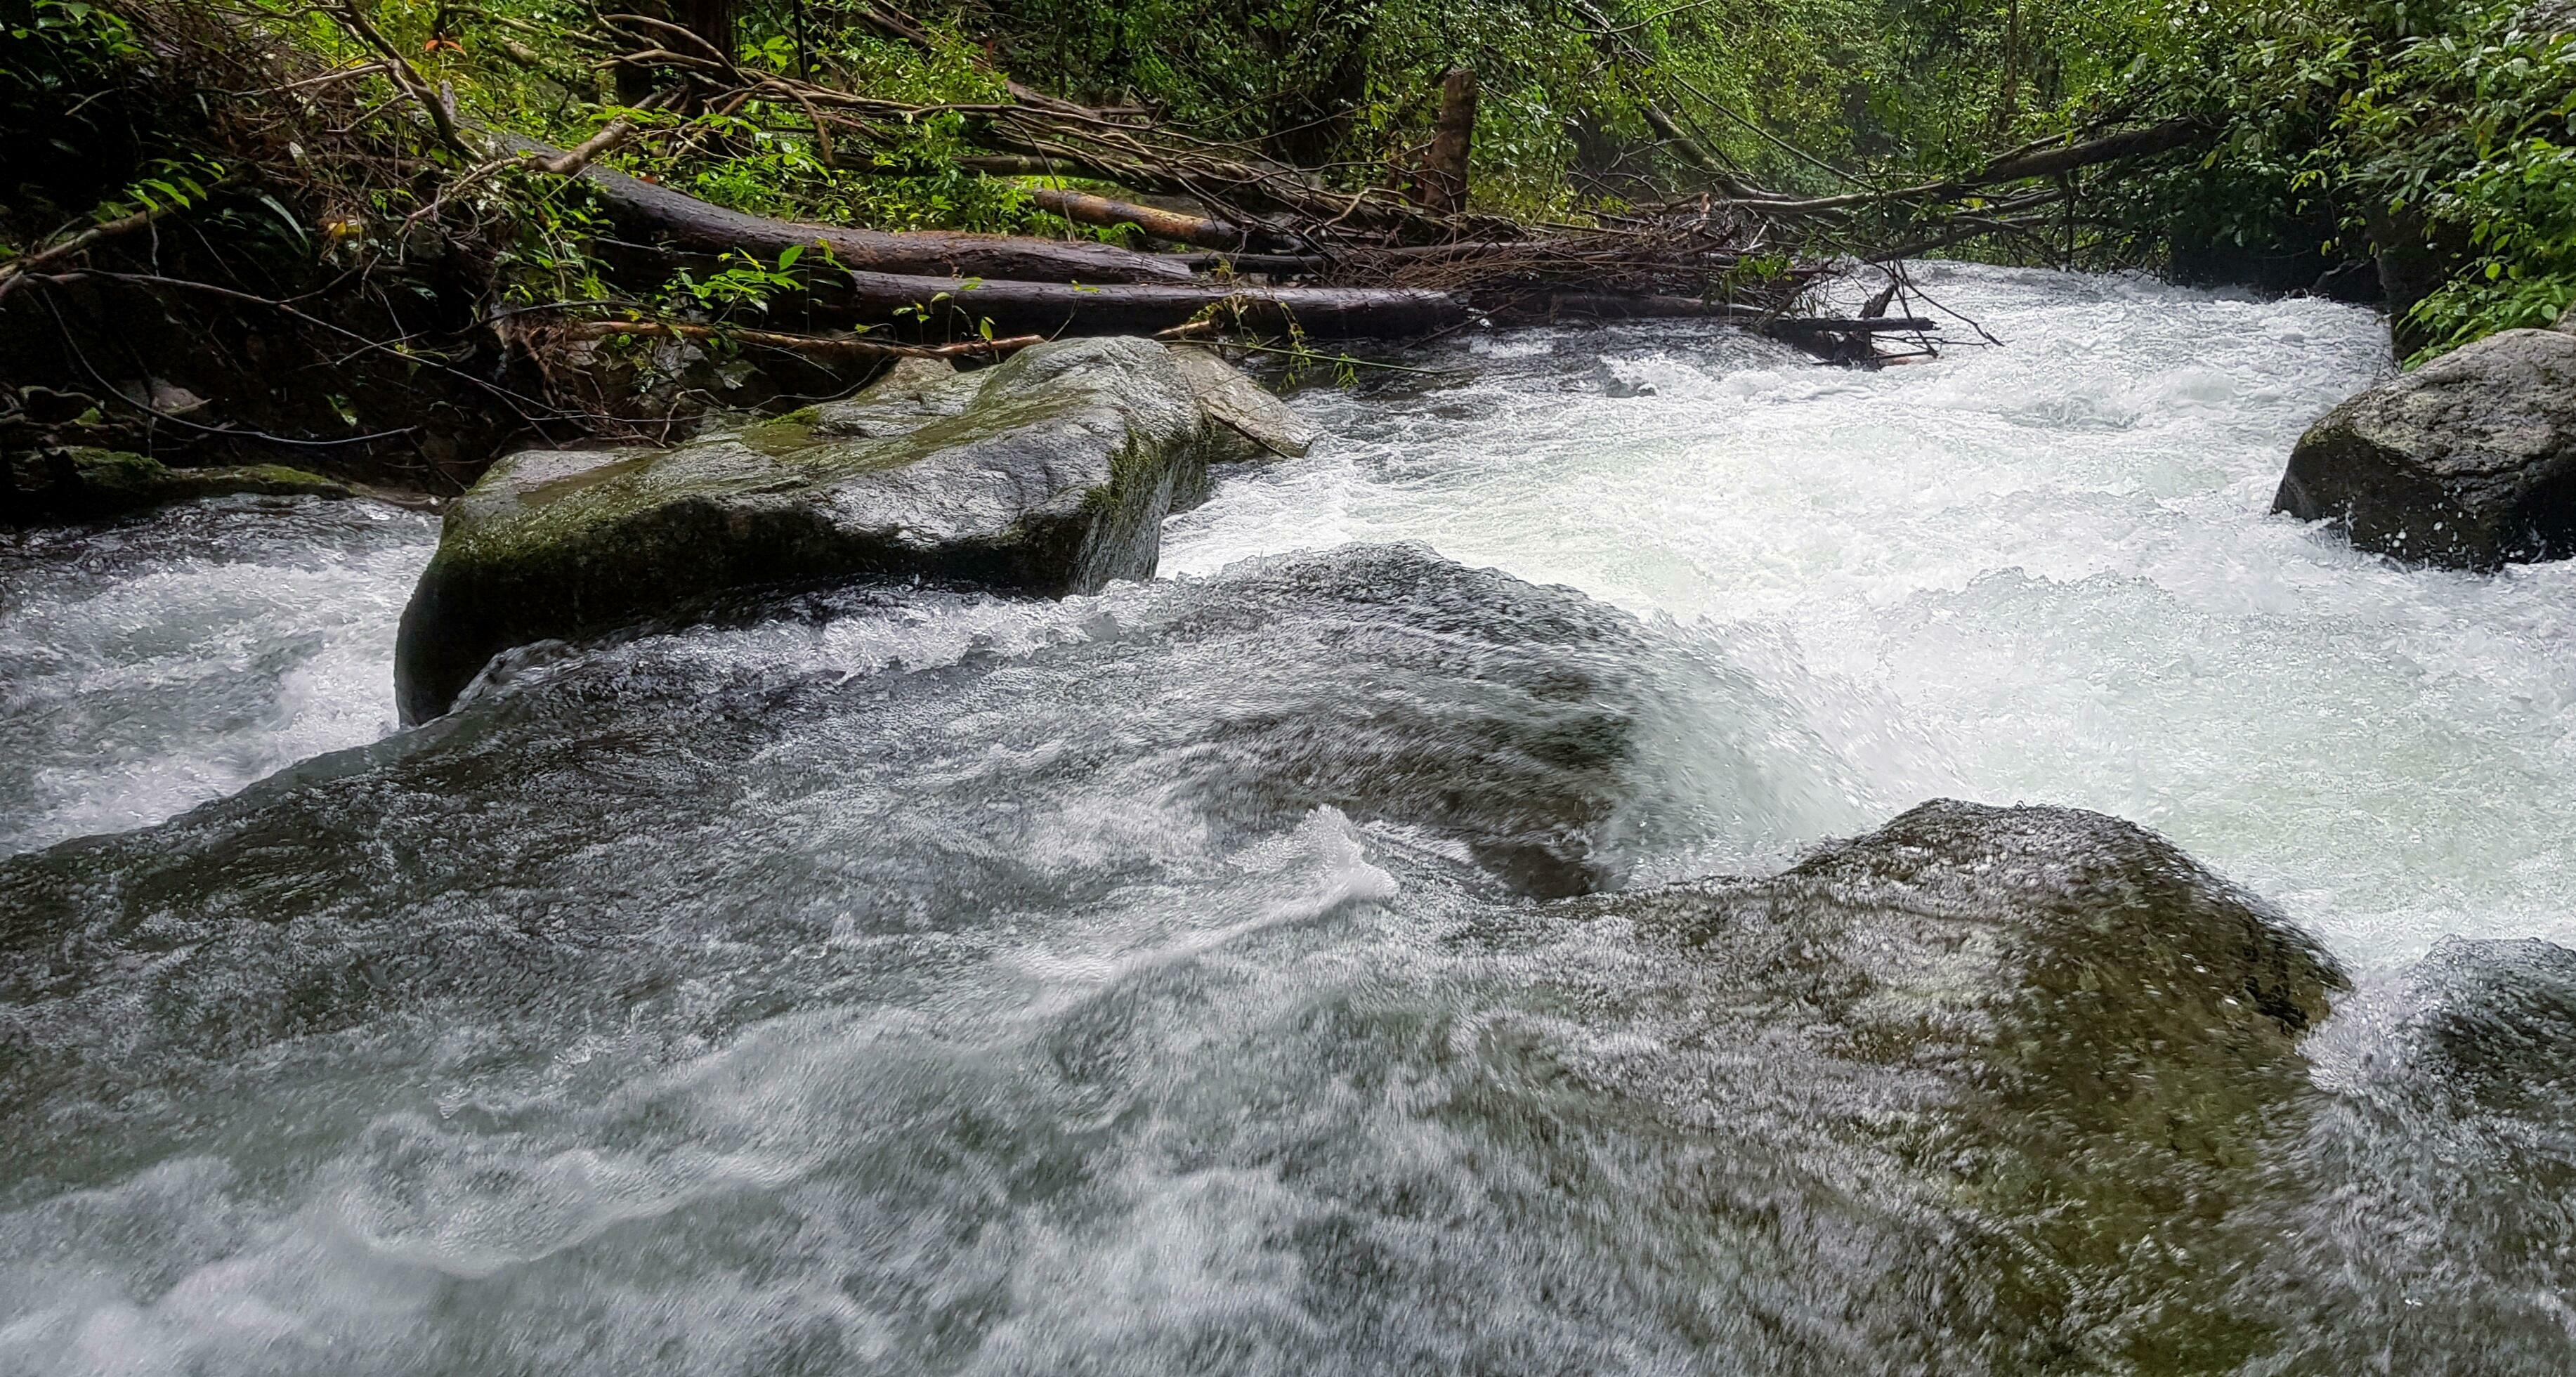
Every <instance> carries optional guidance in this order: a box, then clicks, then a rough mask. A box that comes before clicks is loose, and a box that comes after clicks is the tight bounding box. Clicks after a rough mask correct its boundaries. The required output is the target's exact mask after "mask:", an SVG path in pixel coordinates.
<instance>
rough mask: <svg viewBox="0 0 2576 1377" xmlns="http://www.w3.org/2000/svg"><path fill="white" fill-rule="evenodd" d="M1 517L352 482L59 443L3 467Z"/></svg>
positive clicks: (36, 519)
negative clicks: (194, 464) (186, 463)
mask: <svg viewBox="0 0 2576 1377" xmlns="http://www.w3.org/2000/svg"><path fill="white" fill-rule="evenodd" d="M0 477H6V478H7V479H8V480H9V482H8V483H6V484H0V521H5V522H8V523H12V524H17V525H33V524H36V523H40V522H49V521H95V520H98V519H100V518H102V517H110V516H121V515H124V514H125V513H127V512H137V511H143V510H145V509H147V508H151V507H158V506H162V505H165V504H167V503H171V502H186V501H190V500H193V499H196V498H201V497H229V496H232V495H235V494H239V493H251V494H258V495H263V496H271V497H348V496H351V492H350V490H349V488H348V486H347V485H345V484H342V483H336V482H333V481H332V480H330V479H328V478H324V477H322V476H321V475H319V474H313V473H306V472H305V471H304V470H302V469H294V468H288V467H286V466H285V465H283V464H248V465H240V466H234V467H227V468H209V469H174V468H171V467H170V466H168V465H166V464H164V463H162V462H161V461H160V460H158V459H152V458H148V457H146V456H144V455H140V454H129V453H126V452H124V451H122V450H110V449H60V450H51V451H39V452H34V453H29V454H25V455H21V456H19V457H17V458H15V459H13V460H9V461H7V471H6V473H5V474H0Z"/></svg>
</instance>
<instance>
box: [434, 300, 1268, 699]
mask: <svg viewBox="0 0 2576 1377" xmlns="http://www.w3.org/2000/svg"><path fill="white" fill-rule="evenodd" d="M1219 367H1220V368H1221V367H1222V365H1221V364H1220V365H1219ZM1201 375H1207V376H1201ZM1229 379H1231V380H1232V381H1234V382H1238V383H1239V382H1240V379H1239V378H1233V375H1232V374H1231V373H1230V370H1229V371H1228V372H1227V374H1226V375H1225V376H1223V377H1218V376H1215V375H1212V374H1208V370H1206V369H1205V368H1204V367H1203V366H1193V367H1187V368H1185V366H1184V365H1182V364H1180V363H1178V362H1176V360H1175V358H1174V355H1173V352H1172V351H1170V350H1167V349H1165V348H1164V347H1163V346H1162V345H1160V344H1157V343H1154V342H1152V341H1150V340H1139V339H1084V340H1067V341H1061V342H1057V343H1051V344H1045V345H1040V346H1038V347H1036V348H1033V349H1030V350H1028V351H1026V352H1024V353H1022V354H1020V355H1018V356H1017V357H1015V358H1013V359H1012V360H1011V361H1010V362H1008V363H1005V364H1003V365H1002V366H1001V367H999V368H996V369H993V370H991V371H989V372H986V373H977V374H956V373H954V372H952V371H950V370H949V369H948V368H947V367H946V365H944V364H929V363H908V364H906V365H905V366H902V367H899V368H897V369H896V370H895V371H894V372H893V373H891V374H889V375H888V376H887V377H886V378H885V379H883V380H882V381H880V382H879V383H878V384H877V385H876V386H874V387H872V388H870V389H869V390H868V391H866V392H864V393H862V394H860V395H859V396H858V397H856V398H854V399H852V400H851V401H849V402H844V403H839V404H835V405H831V406H825V407H817V408H814V409H812V410H809V411H806V412H801V413H798V414H797V415H795V416H791V417H787V418H784V419H779V420H772V421H764V422H759V423H755V424H752V425H749V426H746V427H743V428H739V429H735V430H730V431H725V432H721V433H715V434H710V435H708V436H706V437H703V438H701V439H699V440H697V441H695V442H693V443H691V444H688V445H684V446H682V447H680V448H678V449H675V450H669V451H659V450H609V451H595V452H586V453H542V452H540V453H529V454H521V455H516V456H513V457H512V458H509V459H506V460H504V461H502V462H501V463H500V464H498V465H496V466H494V467H493V469H492V471H491V472H490V473H488V474H486V475H485V476H484V478H483V480H482V481H481V482H479V483H477V484H476V485H475V487H474V490H473V491H472V492H470V493H468V494H466V496H465V497H464V498H463V499H462V500H460V501H459V502H458V503H457V504H456V506H455V507H454V508H453V509H452V510H451V511H450V512H449V513H448V516H447V525H446V530H445V531H444V533H443V535H442V537H441V540H440V542H439V549H438V554H437V556H436V558H434V559H433V560H432V561H431V563H430V566H429V569H428V570H427V572H425V573H424V574H423V575H422V576H421V582H420V586H419V588H418V590H417V591H415V592H414V593H413V595H412V600H411V605H410V606H409V607H408V608H407V609H405V611H404V613H403V621H402V637H401V642H400V644H399V646H398V648H397V650H396V653H395V667H394V677H395V691H396V695H397V697H398V698H399V700H400V703H401V707H402V713H403V717H404V719H405V720H406V721H419V720H422V719H425V718H429V717H435V716H437V715H438V714H440V713H443V712H445V711H446V710H447V708H448V706H449V705H450V704H452V703H453V702H454V701H455V699H456V695H457V694H458V693H459V692H461V691H463V689H464V688H465V686H466V684H468V683H469V682H471V681H472V680H473V678H474V676H475V675H476V674H478V673H480V672H481V671H482V668H483V666H484V665H485V664H486V663H488V662H489V661H490V660H491V658H492V656H493V655H495V654H497V653H499V652H501V651H503V650H507V649H509V648H510V647H512V646H517V645H523V644H526V643H528V642H531V641H537V640H543V639H549V638H558V637H571V636H580V635H586V634H593V633H597V632H600V631H605V630H610V629H613V628H615V627H618V626H621V625H627V624H632V623H636V622H640V621H645V620H650V619H655V618H664V617H671V616H676V615H682V614H684V613H685V612H686V610H687V609H688V608H689V607H690V606H691V605H692V604H694V603H697V602H700V601H702V600H704V599H707V598H711V597H714V596H717V595H721V594H725V593H730V592H735V591H739V590H745V589H751V588H758V587H764V586H777V585H796V584H810V583H817V582H825V581H839V580H851V579H897V578H924V579H932V580H939V581H944V582H955V583H962V584H971V585H975V586H979V587H986V588H994V589H1003V590H1010V591H1018V592H1027V593H1036V594H1044V595H1050V596H1062V595H1065V594H1069V593H1088V592H1094V591H1097V590H1098V589H1099V588H1100V587H1101V586H1102V585H1104V584H1106V583H1108V582H1109V581H1111V580H1113V579H1122V578H1123V579H1136V578H1148V577H1151V576H1152V574H1153V572H1154V567H1155V563H1156V560H1157V558H1158V557H1159V555H1160V551H1161V537H1162V522H1163V518H1164V517H1165V516H1167V515H1169V514H1170V513H1171V512H1172V511H1173V510H1174V509H1175V508H1177V507H1182V506H1186V505H1188V504H1189V503H1191V502H1194V501H1196V500H1198V499H1199V498H1201V497H1203V496H1204V494H1205V492H1206V489H1207V473H1206V470H1207V465H1208V464H1209V463H1211V462H1224V461H1226V460H1229V459H1239V458H1245V457H1250V455H1251V454H1253V453H1258V452H1274V451H1276V450H1278V449H1280V448H1282V447H1284V446H1286V445H1288V444H1290V443H1291V442H1292V441H1293V439H1294V438H1295V437H1294V434H1293V432H1294V428H1295V425H1296V422H1295V420H1294V418H1293V416H1290V415H1289V414H1288V412H1287V410H1286V408H1285V407H1283V406H1280V405H1279V403H1278V402H1277V400H1276V399H1275V398H1270V397H1268V396H1267V394H1261V393H1259V391H1258V389H1254V388H1251V387H1250V386H1249V384H1243V385H1242V386H1240V387H1226V386H1220V385H1221V384H1224V383H1226V382H1227V381H1228V380H1229ZM1245 394H1251V396H1254V397H1258V398H1259V399H1260V400H1259V401H1253V400H1250V399H1249V398H1247V396H1246V395H1245ZM1210 396H1215V397H1217V398H1218V399H1219V400H1218V401H1217V402H1214V403H1212V402H1210V401H1209V400H1206V398H1208V397H1210ZM1261 402H1267V403H1268V408H1267V409H1264V408H1263V407H1262V406H1261ZM1265 424H1266V425H1270V426H1273V427H1275V428H1277V434H1276V435H1274V436H1273V437H1272V438H1271V439H1267V440H1265V439H1261V438H1258V437H1255V438H1251V439H1249V440H1248V439H1247V435H1248V434H1249V433H1250V432H1249V431H1248V430H1247V427H1251V428H1253V429H1255V430H1257V429H1258V428H1259V427H1261V426H1263V425H1265ZM1278 436H1289V437H1290V438H1289V439H1286V440H1282V439H1278ZM1274 441H1275V442H1274Z"/></svg>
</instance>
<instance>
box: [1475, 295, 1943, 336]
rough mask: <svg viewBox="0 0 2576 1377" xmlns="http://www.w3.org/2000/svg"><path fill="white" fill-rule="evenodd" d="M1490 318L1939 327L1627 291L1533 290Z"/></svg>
mask: <svg viewBox="0 0 2576 1377" xmlns="http://www.w3.org/2000/svg"><path fill="white" fill-rule="evenodd" d="M1492 315H1493V318H1494V319H1495V321H1496V322H1497V323H1501V324H1511V325H1519V324H1547V323H1554V322H1556V321H1561V320H1567V319H1573V320H1585V321H1600V320H1682V319H1688V320H1707V319H1713V320H1725V321H1732V322H1734V323H1736V324H1740V325H1747V326H1751V327H1753V328H1755V329H1758V330H1761V331H1763V332H1765V333H1769V334H1785V335H1820V334H1887V335H1893V334H1914V333H1917V332H1919V331H1925V330H1930V329H1932V328H1934V326H1935V325H1936V324H1937V323H1938V322H1935V321H1931V320H1927V319H1925V318H1923V317H1921V316H1894V317H1878V318H1867V317H1862V318H1850V317H1840V316H1788V315H1782V314H1780V313H1779V312H1778V311H1777V310H1775V309H1773V308H1771V307H1767V306H1756V305H1750V304H1747V303H1745V302H1740V301H1701V300H1699V299H1698V298H1696V297H1686V296H1653V295H1647V294H1643V293H1627V292H1566V291H1550V292H1533V293H1530V294H1529V295H1528V296H1526V297H1524V298H1523V299H1521V300H1519V301H1515V302H1511V303H1508V304H1504V305H1500V306H1497V307H1496V308H1495V309H1494V310H1493V312H1492Z"/></svg>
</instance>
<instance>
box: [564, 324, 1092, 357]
mask: <svg viewBox="0 0 2576 1377" xmlns="http://www.w3.org/2000/svg"><path fill="white" fill-rule="evenodd" d="M542 328H543V329H544V330H545V331H546V333H547V334H548V335H550V336H552V337H553V338H555V339H559V340H595V339H623V338H650V339H695V340H729V341H731V342H733V343H735V344H750V345H758V346H760V347H763V348H768V349H786V350H790V351H793V352H795V353H800V354H846V355H851V356H854V357H858V358H872V359H964V358H999V357H1001V356H1002V355H1004V354H1016V353H1018V352H1019V351H1020V350H1023V349H1026V348H1028V347H1029V346H1030V345H1033V344H1044V343H1045V342H1046V339H1045V337H1044V336H1042V335H1012V336H1009V337H1008V338H1004V339H983V338H980V337H979V338H976V339H970V340H963V341H960V342H958V343H955V344H903V343H899V342H897V341H894V340H882V339H862V338H860V337H858V336H856V335H789V334H781V333H779V332H777V331H775V330H737V329H731V328H728V327H725V326H717V325H689V324H684V323H681V322H678V321H658V320H568V321H561V322H558V323H556V324H553V325H548V326H544V327H542Z"/></svg>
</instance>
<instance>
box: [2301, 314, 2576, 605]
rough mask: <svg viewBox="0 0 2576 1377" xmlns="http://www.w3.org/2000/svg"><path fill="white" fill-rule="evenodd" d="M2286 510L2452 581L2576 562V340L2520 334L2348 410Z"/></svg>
mask: <svg viewBox="0 0 2576 1377" xmlns="http://www.w3.org/2000/svg"><path fill="white" fill-rule="evenodd" d="M2273 508H2274V510H2276V511H2283V512H2288V513H2289V514H2291V515H2292V516H2296V517H2299V518H2301V519H2303V520H2309V521H2315V520H2320V519H2324V520H2333V521H2336V522H2339V523H2341V524H2342V525H2343V526H2344V527H2345V528H2346V529H2347V530H2348V531H2350V533H2351V536H2352V543H2353V544H2354V545H2356V546H2358V547H2360V548H2362V549H2365V550H2374V551H2377V552H2379V553H2381V554H2386V555H2393V556H2396V557H2398V558H2400V559H2407V560H2418V561H2422V562H2425V563H2428V564H2439V565H2446V566H2449V567H2452V568H2460V569H2481V570H2483V569H2493V568H2495V567H2497V566H2498V565H2501V564H2504V563H2507V562H2509V561H2515V560H2539V559H2563V558H2565V557H2567V556H2569V555H2571V554H2576V334H2566V333H2560V332H2558V331H2554V330H2507V331H2505V332H2503V333H2502V334H2497V335H2491V336H2489V337H2487V338H2486V339H2483V340H2480V341H2478V342H2477V343H2475V344H2471V345H2468V346H2466V347H2465V348H2461V349H2458V350H2455V351H2453V352H2451V353H2449V354H2445V355H2443V356H2442V357H2440V358H2438V359H2435V360H2433V361H2432V362H2431V363H2428V364H2425V365H2424V366H2423V367H2422V368H2419V369H2417V370H2415V371H2414V372H2412V373H2409V374H2407V375H2406V376H2404V377H2401V378H2398V379H2397V380H2395V381H2393V382H2390V383H2387V384H2385V385H2383V386H2380V387H2375V388H2372V389H2370V390H2369V391H2367V392H2364V393H2362V394H2360V395H2359V396H2356V397H2354V398H2352V399H2351V400H2349V401H2346V402H2345V403H2344V404H2343V405H2341V406H2338V407H2336V408H2335V409H2334V410H2333V411H2331V412H2328V413H2327V414H2326V417H2325V419H2323V420H2321V421H2319V422H2317V423H2316V424H2315V425H2314V426H2311V427H2309V429H2308V433H2307V434H2305V435H2303V436H2301V437H2299V444H2298V447H2297V449H2295V450H2294V451H2292V452H2291V455H2290V467H2289V471H2288V472H2287V473H2286V474H2284V475H2283V476H2282V478H2281V490H2280V494H2279V495H2278V496H2277V497H2275V498H2274V499H2273Z"/></svg>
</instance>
